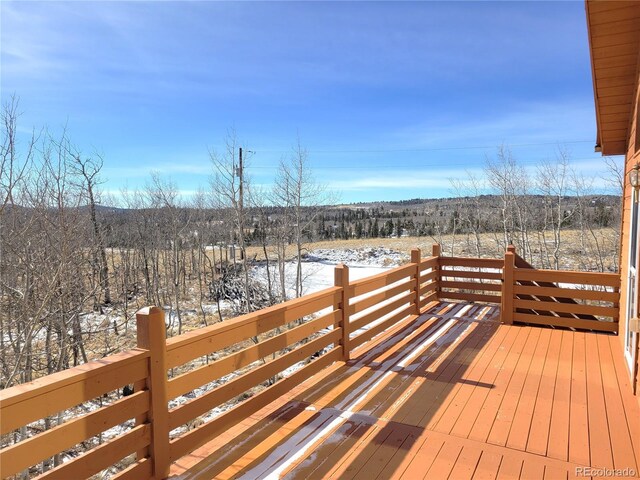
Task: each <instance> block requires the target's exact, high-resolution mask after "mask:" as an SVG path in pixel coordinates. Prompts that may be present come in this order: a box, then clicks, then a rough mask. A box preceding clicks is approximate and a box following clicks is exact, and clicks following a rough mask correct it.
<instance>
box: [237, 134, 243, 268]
mask: <svg viewBox="0 0 640 480" xmlns="http://www.w3.org/2000/svg"><path fill="white" fill-rule="evenodd" d="M238 160H239V166H238V178H239V179H240V188H239V192H238V193H239V195H238V196H239V197H240V198H239V201H240V208H239V210H240V222H238V223H239V224H240V225H239V226H240V230H241V231H240V238H242V239H244V232H243V231H242V229H243V227H244V199H243V198H244V197H243V185H242V184H243V183H244V182H243V178H242V175H243V168H242V147H240V148H239V149H238ZM240 260H244V241H243V242H242V245H241V247H240Z"/></svg>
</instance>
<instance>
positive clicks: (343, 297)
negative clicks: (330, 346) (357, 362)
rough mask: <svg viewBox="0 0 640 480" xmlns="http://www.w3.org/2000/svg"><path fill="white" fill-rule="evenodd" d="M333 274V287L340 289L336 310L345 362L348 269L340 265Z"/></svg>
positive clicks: (349, 346)
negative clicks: (338, 310)
mask: <svg viewBox="0 0 640 480" xmlns="http://www.w3.org/2000/svg"><path fill="white" fill-rule="evenodd" d="M334 274H335V276H334V285H335V286H336V287H340V288H341V292H340V301H339V302H338V305H337V308H338V309H340V311H341V318H340V322H339V324H340V327H341V328H342V340H341V344H342V359H343V360H344V361H345V362H347V361H349V358H350V354H351V345H350V340H349V334H350V333H351V332H350V324H349V314H350V313H351V307H350V306H349V297H350V294H351V292H350V289H349V267H348V266H346V265H344V264H343V263H340V264H338V265H337V266H336V268H335V271H334Z"/></svg>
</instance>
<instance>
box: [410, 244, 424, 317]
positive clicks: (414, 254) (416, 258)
mask: <svg viewBox="0 0 640 480" xmlns="http://www.w3.org/2000/svg"><path fill="white" fill-rule="evenodd" d="M411 263H413V264H414V265H415V266H416V272H415V276H416V286H415V288H414V290H415V292H416V299H415V305H416V315H420V310H421V309H422V301H421V300H420V249H419V248H413V249H412V250H411Z"/></svg>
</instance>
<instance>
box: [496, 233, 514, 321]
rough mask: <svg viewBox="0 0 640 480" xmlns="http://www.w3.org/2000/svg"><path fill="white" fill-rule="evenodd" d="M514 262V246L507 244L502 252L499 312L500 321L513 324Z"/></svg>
mask: <svg viewBox="0 0 640 480" xmlns="http://www.w3.org/2000/svg"><path fill="white" fill-rule="evenodd" d="M515 263H516V254H515V247H514V246H513V245H509V247H508V248H507V252H506V253H505V254H504V267H503V269H502V292H501V293H502V301H501V302H500V314H501V316H502V323H505V324H507V325H512V324H513V273H514V272H513V271H514V268H515Z"/></svg>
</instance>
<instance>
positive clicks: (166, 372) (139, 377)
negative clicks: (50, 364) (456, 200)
mask: <svg viewBox="0 0 640 480" xmlns="http://www.w3.org/2000/svg"><path fill="white" fill-rule="evenodd" d="M434 252H436V255H434V256H432V257H430V258H427V259H421V258H420V251H419V250H413V251H412V253H411V262H410V263H408V264H406V265H403V266H400V267H397V268H393V269H390V270H388V271H386V272H383V273H381V274H378V275H375V276H372V277H369V278H365V279H361V280H356V281H351V282H350V281H349V269H348V267H346V266H344V265H339V266H338V267H336V269H335V272H336V274H335V286H334V287H331V288H328V289H325V290H323V291H320V292H317V293H313V294H310V295H306V296H304V297H301V298H297V299H294V300H290V301H288V302H285V303H282V304H279V305H274V306H272V307H269V308H265V309H262V310H259V311H256V312H252V313H250V314H247V315H242V316H240V317H237V318H235V319H232V320H228V321H225V322H221V323H218V324H215V325H211V326H209V327H205V328H201V329H198V330H194V331H191V332H187V333H185V334H183V335H180V336H177V337H174V338H170V339H166V337H165V329H166V327H165V321H164V312H163V310H162V309H160V308H156V307H149V308H146V309H143V310H141V311H139V312H138V314H137V315H136V319H137V336H138V348H136V349H134V350H131V351H128V352H124V353H121V354H118V355H114V356H111V357H107V358H104V359H101V360H98V361H93V362H89V363H87V364H85V365H81V366H79V367H75V368H72V369H69V370H66V371H64V372H60V373H57V374H54V375H49V376H47V377H43V378H41V379H38V380H36V381H34V382H31V383H28V384H24V385H18V386H15V387H11V388H7V389H5V390H3V391H2V392H0V426H1V427H0V428H1V429H2V434H3V436H4V440H3V445H7V446H6V447H5V448H2V449H1V450H0V463H1V464H2V472H1V473H2V477H3V478H5V477H9V476H13V475H21V474H22V472H25V471H28V472H29V476H35V475H37V474H38V473H40V476H39V477H38V478H86V477H90V476H92V475H94V474H96V473H99V472H101V471H102V470H104V469H106V468H110V467H112V466H113V465H115V464H118V465H119V466H120V467H121V469H120V471H119V472H115V477H114V478H120V479H129V478H131V479H143V478H163V477H166V476H167V475H168V472H169V466H170V464H171V462H172V461H175V460H177V459H179V458H180V457H181V456H183V455H185V454H187V453H189V452H191V451H193V450H194V449H195V448H197V447H198V446H200V445H202V444H203V443H205V442H207V441H208V440H210V439H211V438H213V437H214V436H216V435H218V434H219V433H221V432H223V431H224V430H226V429H227V428H229V427H230V426H232V425H235V424H237V423H239V422H241V421H242V420H244V419H245V418H246V417H247V416H249V415H251V414H253V413H255V412H257V411H258V410H260V409H261V408H263V407H264V406H266V405H268V404H269V403H270V402H272V401H274V400H275V399H277V398H278V397H280V396H282V395H283V394H285V393H287V392H288V391H289V390H291V388H293V387H295V386H296V385H299V384H300V383H302V382H303V381H305V380H306V379H308V378H309V377H311V376H313V375H315V374H316V373H318V372H319V371H320V370H322V369H323V368H326V367H327V366H329V365H331V364H332V363H334V362H336V361H341V360H346V359H348V358H349V357H350V354H351V352H352V351H353V349H355V348H357V347H358V346H360V345H362V344H363V343H365V342H367V341H369V340H371V339H372V338H374V337H375V336H377V335H379V334H380V333H382V332H384V331H385V330H386V329H388V328H390V327H392V326H394V325H396V324H397V323H398V322H401V321H410V320H411V319H414V318H416V317H417V316H418V315H419V314H420V312H421V310H422V309H423V308H424V307H425V306H426V305H427V304H428V302H429V301H431V300H436V299H437V286H438V268H439V258H438V257H439V249H438V247H437V246H435V247H434ZM310 316H312V317H313V318H311V319H308V318H309V317H310ZM288 369H289V370H288ZM126 385H129V386H131V385H133V391H134V393H133V394H130V395H128V396H121V394H120V391H121V389H122V388H123V387H124V386H126ZM106 394H111V397H110V398H111V401H108V402H107V401H105V402H106V404H105V405H104V406H99V408H98V407H97V406H95V405H94V406H93V407H91V408H90V411H89V413H87V414H85V415H80V414H79V413H78V410H77V409H78V408H84V409H85V410H87V409H88V408H89V407H86V406H84V407H83V405H84V404H85V403H87V402H91V401H96V399H100V398H102V396H103V395H106ZM105 398H106V397H105ZM98 403H100V402H98ZM212 412H215V413H218V414H217V415H211V413H212ZM48 417H49V418H54V419H55V420H56V421H55V422H53V425H55V426H54V427H53V428H49V429H46V428H45V427H46V425H45V423H44V422H45V419H46V418H48ZM58 417H59V419H60V421H57V420H58ZM64 420H66V421H64ZM33 422H36V424H38V422H40V423H41V424H42V425H40V424H38V427H37V428H36V429H33V430H34V431H31V430H29V431H27V430H28V429H27V427H28V426H29V424H33ZM47 422H49V420H47ZM58 423H59V424H58ZM114 427H118V431H117V433H116V434H113V432H111V433H109V434H108V435H107V438H106V439H102V437H101V438H100V441H99V442H97V445H95V446H94V448H89V449H88V450H87V451H86V452H85V453H83V454H82V455H80V456H77V457H76V458H73V459H71V460H66V459H65V461H64V462H63V461H61V460H58V461H57V462H56V464H59V465H58V466H56V467H55V468H49V469H45V470H46V471H44V472H40V470H39V468H40V467H39V465H42V462H45V461H46V462H49V461H50V459H51V458H52V457H55V456H60V455H61V454H63V453H64V452H65V451H66V450H70V449H73V448H74V447H76V446H77V445H78V444H80V443H82V442H85V441H87V440H88V439H91V438H94V437H96V436H99V435H102V434H105V432H106V431H107V430H109V429H112V428H114ZM36 430H42V431H41V432H36ZM110 437H111V438H110ZM10 438H11V439H12V440H10ZM34 467H37V468H34ZM29 469H31V470H29ZM112 473H113V472H112Z"/></svg>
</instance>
